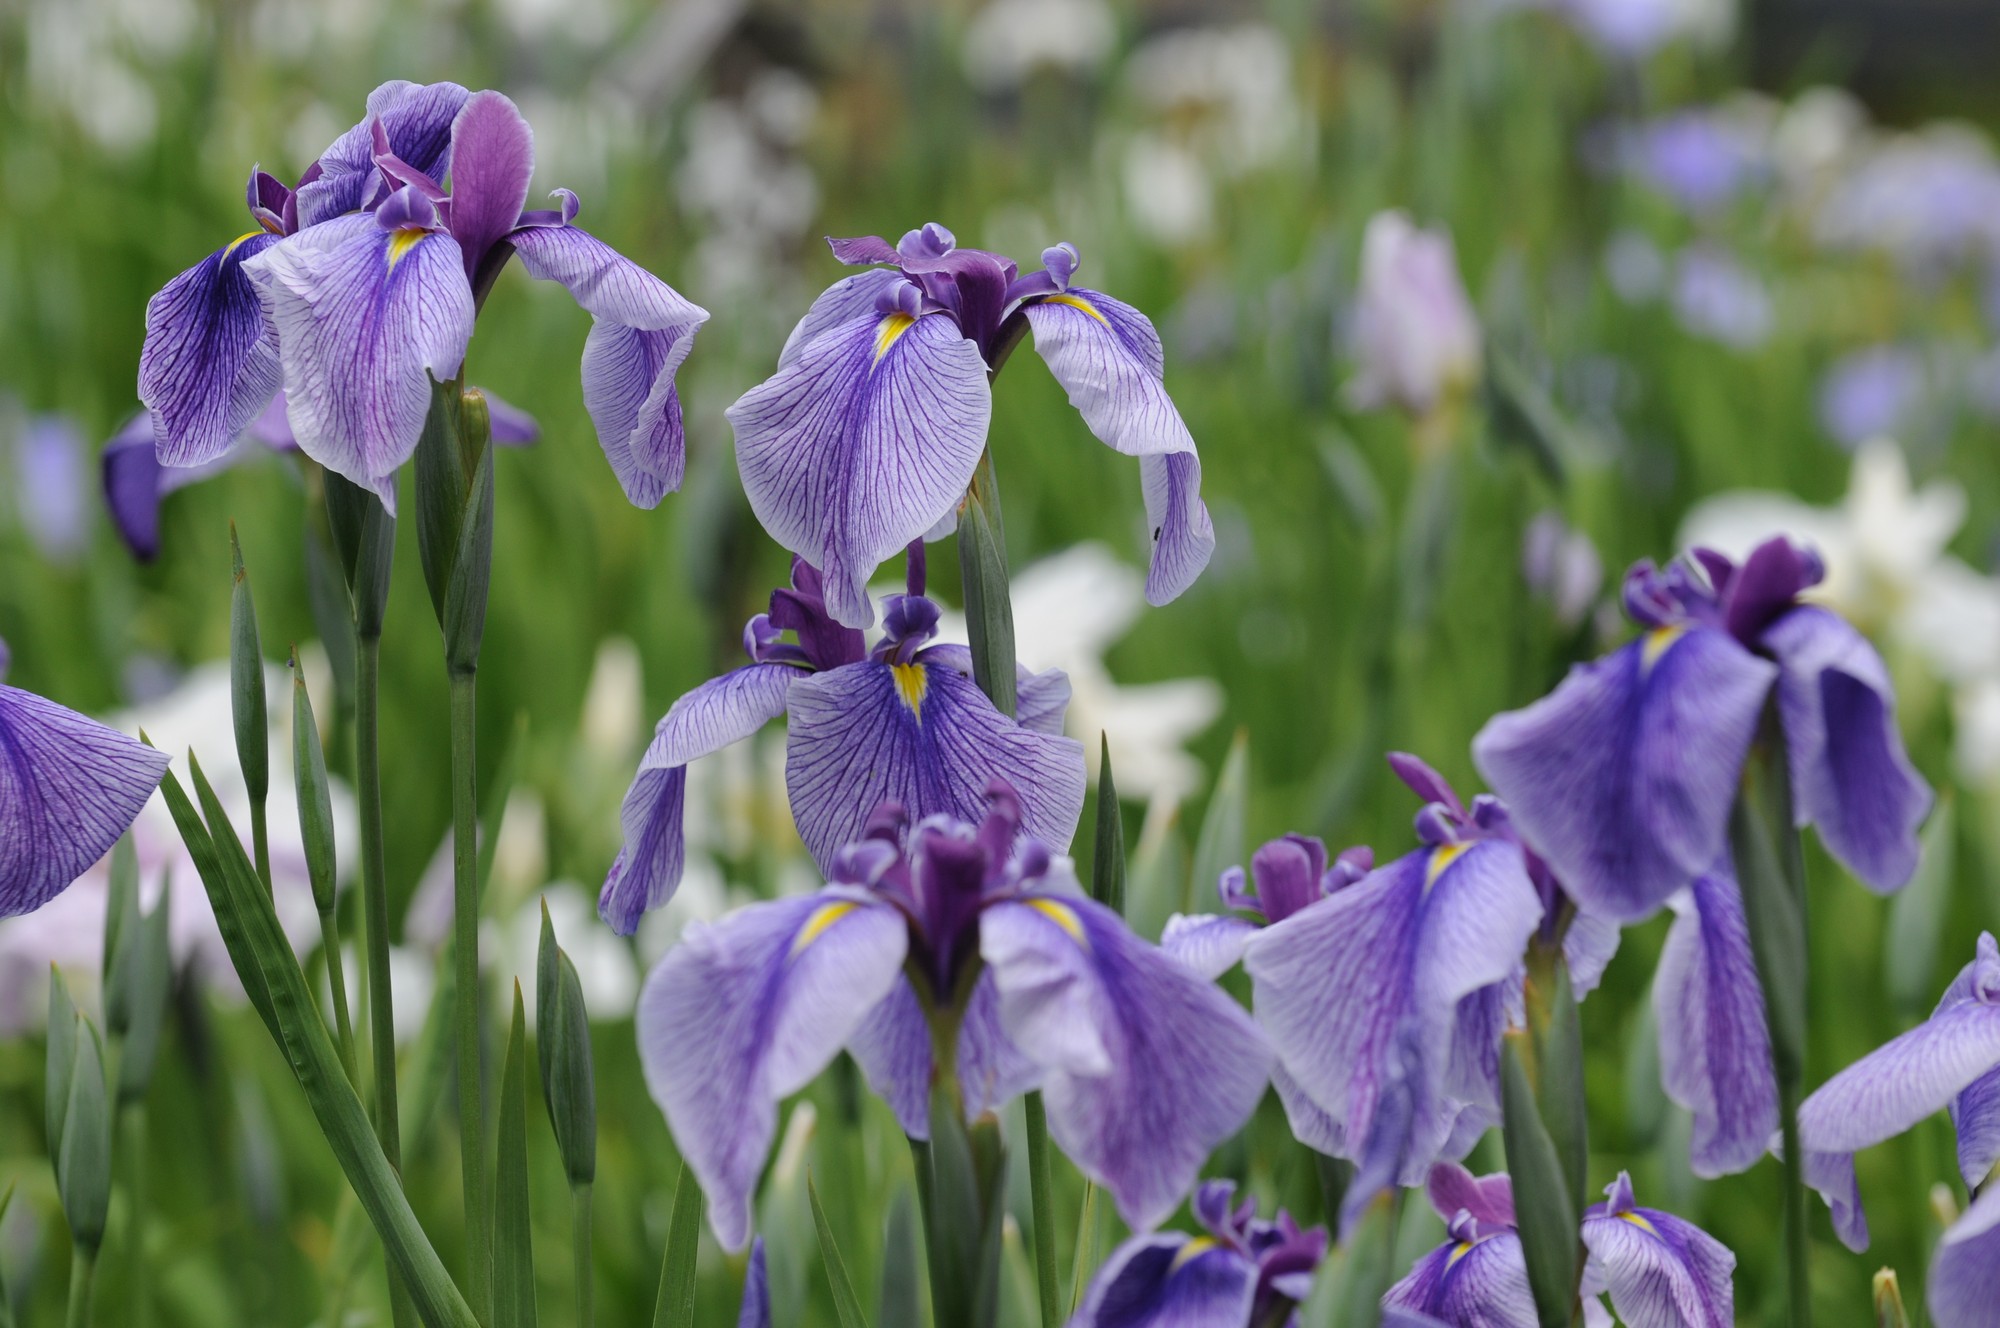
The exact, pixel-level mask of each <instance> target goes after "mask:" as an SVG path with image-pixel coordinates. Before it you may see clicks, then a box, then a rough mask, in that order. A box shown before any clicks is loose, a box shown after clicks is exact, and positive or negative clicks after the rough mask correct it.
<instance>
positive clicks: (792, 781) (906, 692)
mask: <svg viewBox="0 0 2000 1328" xmlns="http://www.w3.org/2000/svg"><path fill="white" fill-rule="evenodd" d="M915 565H916V566H921V564H920V563H917V564H915ZM913 570H914V568H913ZM822 585H823V583H822V580H821V578H820V574H819V572H818V570H817V569H815V568H814V567H813V566H812V565H811V564H810V563H807V562H806V561H805V560H804V559H802V558H795V559H794V560H793V562H792V586H791V588H790V589H789V590H779V591H775V592H773V593H772V595H771V611H770V612H769V613H768V614H761V613H760V614H758V615H757V616H756V617H755V618H753V619H751V621H750V623H749V625H748V626H746V627H745V628H744V632H743V646H744V650H745V652H746V653H747V654H748V655H749V656H750V660H751V662H750V663H749V664H747V665H745V666H744V667H742V668H740V669H736V670H735V671H733V672H730V673H725V674H724V675H722V676H721V677H720V678H716V679H714V680H712V681H710V682H707V683H704V684H702V685H701V686H700V687H697V688H695V689H694V690H693V691H691V692H689V693H688V694H687V695H685V696H683V697H682V698H681V699H680V700H679V701H676V702H675V703H674V705H673V708H672V709H671V710H669V711H668V712H667V714H666V717H665V718H663V719H662V720H661V721H660V723H659V727H658V729H657V730H656V732H655V733H654V735H653V742H652V745H651V746H650V747H648V748H647V749H646V754H645V757H644V758H643V759H642V760H641V761H640V763H639V772H638V774H637V775H635V776H634V777H633V780H632V786H631V789H630V790H629V791H628V792H627V793H626V795H625V804H624V809H623V812H622V813H621V820H622V821H623V824H624V830H625V846H624V848H623V849H621V850H620V851H619V854H618V857H617V860H616V861H615V862H613V863H612V865H611V871H610V873H609V874H608V875H607V876H606V877H605V881H604V889H603V892H602V894H601V895H600V896H599V898H598V912H599V914H600V915H601V916H602V917H603V918H604V921H605V922H606V923H607V924H609V925H610V926H611V928H612V929H613V930H614V931H617V932H619V933H621V934H629V933H631V932H632V930H633V929H634V928H636V927H637V926H638V924H639V919H640V917H641V915H642V914H644V913H645V912H646V910H648V909H653V908H658V907H659V906H661V905H662V904H664V903H666V902H667V900H669V899H671V898H672V897H673V893H674V889H675V887H676V886H677V885H678V884H679V883H680V877H681V871H682V868H683V865H684V858H685V846H684V843H683V840H682V834H681V813H682V807H683V804H684V801H685V798H686V794H687V766H688V763H689V762H691V761H693V760H695V759H696V758H698V757H702V756H706V755H708V754H709V753H711V752H715V751H720V750H721V749H722V748H724V747H726V746H728V745H729V744H730V743H732V742H736V741H738V740H739V739H742V738H747V737H749V736H750V735H751V734H753V733H755V732H756V731H757V730H758V729H760V728H762V727H763V726H764V724H765V723H766V722H767V721H769V720H772V719H775V718H777V717H778V716H779V715H781V714H786V713H788V712H789V715H790V732H789V734H788V737H787V742H786V764H785V784H786V788H787V791H788V792H789V794H790V796H791V804H792V815H793V818H794V820H795V821H796V822H797V824H798V829H799V837H800V838H801V839H802V840H804V841H805V846H806V849H807V851H808V852H810V853H811V854H812V855H813V858H814V859H815V860H816V861H817V862H818V863H819V865H820V869H821V870H822V871H831V870H832V868H833V863H834V859H835V854H836V853H837V852H838V850H839V849H840V847H841V846H842V845H843V844H846V843H848V842H849V841H851V840H854V839H856V838H859V837H860V834H861V831H862V829H863V827H864V826H865V825H866V824H867V822H868V817H869V815H870V813H872V812H873V811H874V810H875V808H876V807H877V806H878V805H879V804H881V803H882V802H885V801H895V802H898V803H900V804H902V805H903V806H905V807H907V808H909V809H910V810H911V812H912V814H913V815H916V816H919V817H923V816H931V815H936V814H941V813H948V814H951V815H955V816H959V817H963V818H970V817H973V816H977V815H978V814H979V812H980V809H981V808H982V807H984V805H985V789H986V784H987V781H988V780H989V779H991V778H993V777H995V776H998V777H1003V778H1005V779H1007V780H1009V781H1011V782H1012V784H1013V785H1014V787H1015V788H1017V789H1018V790H1019V791H1020V792H1019V798H1020V802H1021V809H1022V815H1023V822H1024V826H1025V828H1026V832H1027V833H1028V834H1030V835H1032V836H1034V837H1036V838H1038V839H1042V840H1045V841H1047V842H1048V843H1051V844H1054V845H1056V846H1058V847H1067V846H1068V844H1069V840H1070V836H1071V834H1072V833H1074V832H1075V829H1076V823H1077V818H1078V817H1079V816H1080V815H1081V814H1082V811H1083V790H1084V767H1083V746H1082V744H1081V743H1078V742H1076V741H1075V740H1074V739H1071V738H1065V737H1063V736H1062V722H1063V708H1064V707H1065V706H1066V705H1067V704H1068V702H1069V681H1068V679H1067V678H1065V677H1064V676H1063V675H1062V673H1061V672H1059V671H1057V670H1054V669H1051V670H1049V671H1048V672H1046V673H1041V674H1023V675H1022V676H1021V678H1020V680H1019V693H1020V700H1019V708H1018V711H1017V716H1018V722H1017V720H1016V719H1010V718H1008V717H1007V716H1005V715H1003V714H1001V713H1000V712H999V711H998V710H996V709H994V707H993V703H992V702H991V701H989V700H987V699H986V695H985V694H984V693H983V692H981V691H980V690H979V688H978V687H977V686H976V685H975V684H974V683H973V681H972V679H971V676H970V675H971V672H972V665H971V657H970V654H969V652H968V651H967V650H966V648H965V647H964V646H957V645H931V644H930V641H931V638H932V637H933V636H934V635H935V634H936V630H937V620H938V611H937V607H936V606H935V605H934V604H932V603H931V601H929V600H927V599H925V598H923V596H922V593H921V592H922V589H923V587H922V585H921V582H920V581H918V582H916V583H913V584H912V585H911V587H910V589H911V591H912V593H911V594H908V595H897V596H890V597H889V598H888V599H887V600H886V601H885V611H884V627H885V629H886V631H885V634H884V635H883V637H882V639H881V640H880V641H879V642H877V643H876V645H875V647H874V649H873V650H872V651H871V650H869V649H868V648H867V646H866V643H865V642H864V640H863V638H862V635H861V633H860V632H859V631H858V630H856V629H854V628H852V627H843V626H841V625H840V624H839V623H837V622H835V621H833V619H832V618H831V617H830V616H829V615H828V614H827V611H826V604H825V600H824V598H823V592H822ZM788 630H789V631H791V632H793V633H794V634H795V636H796V639H797V644H788V643H785V642H783V641H782V640H780V637H781V636H782V634H783V633H784V632H785V631H788Z"/></svg>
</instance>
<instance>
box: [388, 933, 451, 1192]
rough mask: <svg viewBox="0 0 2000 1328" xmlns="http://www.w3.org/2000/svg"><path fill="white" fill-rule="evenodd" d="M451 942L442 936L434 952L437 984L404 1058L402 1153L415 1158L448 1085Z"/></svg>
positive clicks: (449, 938)
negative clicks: (441, 945) (405, 1085)
mask: <svg viewBox="0 0 2000 1328" xmlns="http://www.w3.org/2000/svg"><path fill="white" fill-rule="evenodd" d="M455 944H456V943H455V942H454V941H453V940H452V938H451V937H449V936H447V937H445V942H444V948H443V949H442V950H440V951H439V952H438V959H437V968H436V972H437V983H436V985H435V986H433V987H432V988H431V1003H430V1005H429V1007H428V1008H426V1009H425V1011H424V1024H423V1027H422V1028H421V1029H419V1030H418V1031H417V1040H416V1042H415V1043H413V1044H412V1045H411V1047H410V1051H409V1054H408V1057H407V1060H408V1063H409V1067H410V1070H409V1074H408V1075H407V1081H408V1084H409V1091H408V1092H407V1093H405V1094H404V1095H403V1111H402V1119H401V1121H400V1122H399V1124H400V1125H401V1129H402V1155H403V1156H404V1157H415V1156H417V1155H418V1154H419V1153H421V1152H422V1151H423V1148H424V1144H425V1142H426V1140H427V1137H428V1135H429V1133H430V1128H431V1126H432V1125H433V1124H434V1123H435V1122H436V1120H437V1115H438V1109H439V1107H441V1106H442V1105H443V1104H444V1095H445V1090H446V1089H447V1088H448V1087H450V1084H451V1076H452V1057H453V1055H454V1053H455V1052H456V1050H457V1048H456V1047H455V1046H454V1045H453V1043H454V1040H455V1039H454V1035H453V1032H452V1026H451V1021H452V1014H453V1011H454V1007H455V1006H456V1004H457V1000H458V970H457V967H456V964H455V962H454V961H455V958H456V950H455V949H454V946H455Z"/></svg>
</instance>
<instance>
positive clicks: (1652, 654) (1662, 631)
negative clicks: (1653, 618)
mask: <svg viewBox="0 0 2000 1328" xmlns="http://www.w3.org/2000/svg"><path fill="white" fill-rule="evenodd" d="M1686 635H1687V628H1685V627H1681V626H1678V625H1675V626H1668V627H1655V628H1654V629H1653V630H1652V631H1650V632H1648V633H1646V644H1644V645H1642V646H1640V647H1639V664H1640V666H1641V667H1642V668H1644V669H1645V670H1646V671H1647V672H1649V673H1650V672H1651V671H1652V668H1653V666H1654V665H1655V664H1658V663H1659V662H1660V656H1662V655H1664V654H1666V653H1667V651H1668V650H1670V649H1672V648H1673V644H1674V642H1676V641H1678V640H1680V639H1681V638H1682V637H1683V636H1686Z"/></svg>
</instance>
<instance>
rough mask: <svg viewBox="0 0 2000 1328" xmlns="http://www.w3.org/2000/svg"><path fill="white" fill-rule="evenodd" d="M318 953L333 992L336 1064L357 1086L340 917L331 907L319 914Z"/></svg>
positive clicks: (357, 1073) (358, 1080)
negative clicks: (338, 1040)
mask: <svg viewBox="0 0 2000 1328" xmlns="http://www.w3.org/2000/svg"><path fill="white" fill-rule="evenodd" d="M319 937H320V953H321V954H324V955H325V956H326V985H327V988H328V989H329V990H330V991H331V992H332V994H333V1024H334V1034H335V1036H336V1037H338V1038H339V1039H340V1064H341V1066H342V1068H344V1069H345V1070H346V1071H347V1082H349V1083H350V1084H353V1085H354V1086H355V1088H356V1089H357V1090H358V1089H359V1088H360V1086H361V1069H360V1064H359V1062H358V1061H356V1059H355V1054H354V1021H353V1017H352V1016H351V1015H349V1014H348V1011H347V964H346V963H345V962H344V961H343V960H342V959H341V957H340V919H339V917H338V916H337V915H336V913H335V910H333V909H328V910H327V911H326V912H324V913H322V914H320V915H319Z"/></svg>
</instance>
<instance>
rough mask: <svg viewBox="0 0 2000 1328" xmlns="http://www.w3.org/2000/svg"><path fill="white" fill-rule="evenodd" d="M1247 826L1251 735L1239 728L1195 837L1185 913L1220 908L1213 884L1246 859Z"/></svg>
mask: <svg viewBox="0 0 2000 1328" xmlns="http://www.w3.org/2000/svg"><path fill="white" fill-rule="evenodd" d="M1249 823H1250V733H1249V730H1247V729H1238V730H1236V737H1235V738H1234V739H1233V740H1232V741H1231V742H1230V744H1229V755H1228V756H1227V757H1226V758H1224V760H1223V762H1222V774H1221V775H1220V776H1218V777H1217V779H1216V781H1215V793H1214V795H1213V796H1211V797H1210V798H1209V800H1208V814H1207V815H1206V816H1204V817H1203V818H1202V821H1201V834H1200V835H1198V836H1196V838H1195V842H1194V877H1193V891H1194V898H1193V899H1192V901H1190V902H1189V903H1188V904H1187V909H1188V911H1192V912H1197V913H1211V912H1214V911H1215V909H1216V908H1217V907H1219V904H1218V899H1219V896H1218V895H1217V894H1216V892H1215V883H1216V882H1217V881H1219V880H1220V879H1222V873H1223V872H1225V871H1228V870H1229V869H1230V868H1231V867H1237V866H1241V865H1242V864H1243V863H1244V862H1245V861H1246V860H1247V859H1246V857H1245V853H1244V843H1243V840H1244V836H1245V834H1246V833H1247V827H1248V826H1249Z"/></svg>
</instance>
